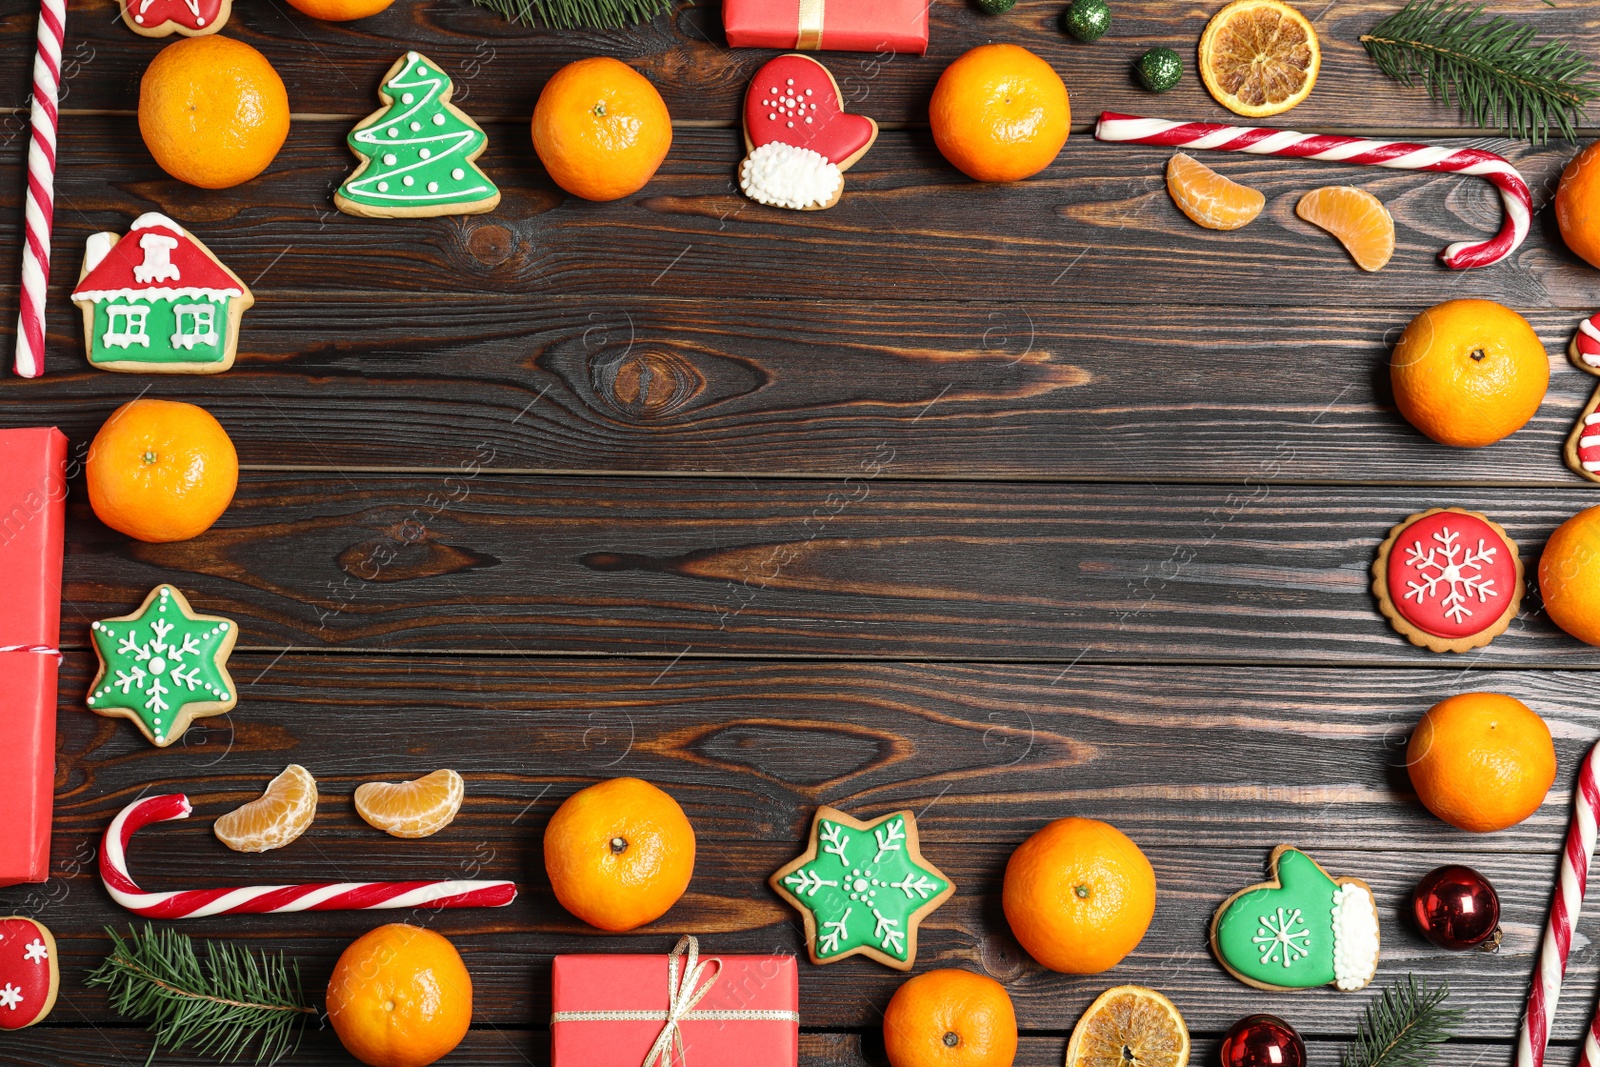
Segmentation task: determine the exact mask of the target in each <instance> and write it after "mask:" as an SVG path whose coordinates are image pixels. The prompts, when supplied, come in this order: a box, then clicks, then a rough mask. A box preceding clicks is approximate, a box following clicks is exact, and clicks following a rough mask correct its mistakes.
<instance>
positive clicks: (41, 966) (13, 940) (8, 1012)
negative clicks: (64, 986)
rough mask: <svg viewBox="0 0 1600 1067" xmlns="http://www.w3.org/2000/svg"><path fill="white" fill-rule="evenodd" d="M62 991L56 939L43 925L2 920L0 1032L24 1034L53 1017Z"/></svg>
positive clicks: (17, 917) (17, 918) (21, 919)
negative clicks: (40, 1022)
mask: <svg viewBox="0 0 1600 1067" xmlns="http://www.w3.org/2000/svg"><path fill="white" fill-rule="evenodd" d="M60 987H61V970H60V967H59V965H58V964H57V962H56V939H55V938H54V937H51V936H50V931H49V930H48V929H46V928H45V925H44V924H43V923H41V922H35V921H34V920H33V919H29V918H25V917H23V916H21V915H12V916H10V917H8V918H4V919H0V1030H21V1029H22V1028H23V1027H25V1026H32V1025H33V1024H34V1023H36V1022H38V1021H39V1020H40V1019H43V1018H44V1017H45V1016H46V1015H49V1014H50V1009H51V1008H53V1007H55V1003H56V992H57V990H59V989H60Z"/></svg>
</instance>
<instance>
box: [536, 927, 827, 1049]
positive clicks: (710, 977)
mask: <svg viewBox="0 0 1600 1067" xmlns="http://www.w3.org/2000/svg"><path fill="white" fill-rule="evenodd" d="M721 971H722V961H721V960H719V959H709V960H704V961H702V960H701V959H700V942H699V941H698V940H696V939H695V937H694V936H693V935H691V934H685V935H684V936H683V937H682V938H681V939H679V941H678V944H677V946H676V947H675V948H673V950H672V952H671V953H670V954H668V956H667V1010H666V1011H664V1012H663V1011H558V1012H554V1013H552V1014H551V1016H550V1022H551V1023H552V1024H555V1023H604V1022H660V1023H661V1032H660V1033H659V1034H657V1035H656V1040H655V1043H654V1044H652V1045H651V1046H650V1051H649V1052H647V1053H645V1056H644V1059H643V1060H642V1061H641V1062H640V1064H639V1067H672V1064H673V1062H674V1061H676V1062H677V1063H679V1064H687V1063H688V1062H689V1057H688V1055H687V1054H686V1052H685V1051H684V1046H683V1029H682V1024H683V1023H686V1022H716V1021H730V1022H785V1023H799V1021H800V1015H799V1013H797V1012H792V1011H783V1010H778V1009H765V1008H738V1009H716V1010H713V1011H695V1010H694V1009H695V1005H696V1004H699V1003H700V1001H702V1000H704V999H705V995H706V994H707V993H709V992H711V987H712V986H714V985H716V984H717V975H718V974H719V973H721Z"/></svg>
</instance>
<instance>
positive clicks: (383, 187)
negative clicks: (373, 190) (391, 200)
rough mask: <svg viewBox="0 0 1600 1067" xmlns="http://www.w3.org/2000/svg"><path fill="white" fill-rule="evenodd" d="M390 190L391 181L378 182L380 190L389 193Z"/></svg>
mask: <svg viewBox="0 0 1600 1067" xmlns="http://www.w3.org/2000/svg"><path fill="white" fill-rule="evenodd" d="M388 191H389V183H388V182H379V183H378V192H380V193H387V192H388Z"/></svg>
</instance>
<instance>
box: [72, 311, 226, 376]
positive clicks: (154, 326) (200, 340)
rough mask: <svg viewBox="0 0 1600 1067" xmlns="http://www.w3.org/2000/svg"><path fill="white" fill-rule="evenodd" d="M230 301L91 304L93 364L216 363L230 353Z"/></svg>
mask: <svg viewBox="0 0 1600 1067" xmlns="http://www.w3.org/2000/svg"><path fill="white" fill-rule="evenodd" d="M229 325H230V324H229V321H228V303H227V301H226V300H214V299H208V298H205V297H179V298H177V299H170V300H169V299H140V298H136V297H135V298H130V297H127V296H124V297H120V298H116V299H112V300H108V301H102V302H100V303H97V304H95V305H94V325H93V326H92V327H91V336H90V339H89V342H90V343H89V361H90V362H91V363H117V362H122V361H126V360H139V361H141V362H144V363H220V362H221V361H222V360H223V358H224V357H225V356H226V355H227V350H228V329H229Z"/></svg>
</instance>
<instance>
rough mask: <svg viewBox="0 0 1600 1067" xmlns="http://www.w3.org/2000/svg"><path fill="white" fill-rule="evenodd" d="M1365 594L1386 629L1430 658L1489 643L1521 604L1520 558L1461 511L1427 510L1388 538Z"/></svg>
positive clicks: (1503, 538) (1485, 523) (1496, 531)
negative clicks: (1389, 626) (1371, 599)
mask: <svg viewBox="0 0 1600 1067" xmlns="http://www.w3.org/2000/svg"><path fill="white" fill-rule="evenodd" d="M1372 592H1373V593H1374V594H1375V595H1376V596H1377V598H1378V607H1379V609H1380V610H1381V611H1382V612H1383V614H1384V616H1385V617H1387V618H1388V620H1389V621H1390V622H1391V623H1392V624H1393V625H1394V628H1395V629H1396V630H1398V631H1399V632H1400V633H1402V634H1404V635H1405V636H1406V638H1407V639H1408V640H1410V642H1411V643H1412V644H1414V645H1420V646H1422V647H1423V648H1428V649H1432V650H1433V651H1435V652H1466V651H1467V650H1468V649H1473V648H1480V647H1482V646H1483V645H1487V644H1488V643H1489V642H1490V641H1493V640H1494V639H1495V638H1496V637H1498V636H1499V635H1500V634H1502V633H1504V632H1505V628H1506V627H1507V626H1508V625H1510V623H1511V620H1512V618H1513V617H1515V616H1516V614H1517V609H1518V608H1519V607H1520V606H1521V604H1522V559H1521V557H1520V556H1519V555H1518V553H1517V544H1516V542H1515V541H1513V540H1511V538H1510V537H1509V536H1507V534H1506V531H1505V529H1504V527H1502V526H1501V525H1500V524H1499V523H1497V522H1494V521H1493V520H1491V519H1490V518H1489V517H1488V516H1486V515H1480V514H1478V513H1477V512H1476V511H1464V510H1462V509H1461V508H1430V509H1429V510H1427V511H1424V512H1421V513H1419V514H1416V515H1412V516H1410V517H1409V518H1407V519H1406V521H1404V522H1402V523H1401V524H1400V525H1398V526H1396V527H1395V528H1394V529H1392V530H1390V531H1389V537H1388V539H1387V540H1385V541H1384V542H1383V546H1382V547H1381V548H1380V549H1378V559H1377V561H1376V562H1374V563H1373V565H1372Z"/></svg>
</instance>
